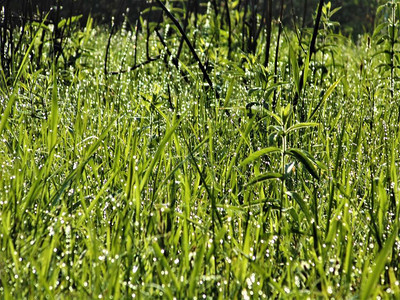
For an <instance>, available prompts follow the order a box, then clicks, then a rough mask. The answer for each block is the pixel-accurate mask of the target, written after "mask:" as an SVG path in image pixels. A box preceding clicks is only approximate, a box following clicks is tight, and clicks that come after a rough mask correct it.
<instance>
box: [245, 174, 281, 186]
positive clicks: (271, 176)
mask: <svg viewBox="0 0 400 300" xmlns="http://www.w3.org/2000/svg"><path fill="white" fill-rule="evenodd" d="M282 178H283V175H282V174H281V173H274V172H268V173H265V174H261V175H258V176H256V177H255V178H253V179H252V180H250V182H249V183H248V184H246V185H252V184H256V183H258V182H262V181H265V180H269V179H282Z"/></svg>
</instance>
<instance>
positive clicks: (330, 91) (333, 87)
mask: <svg viewBox="0 0 400 300" xmlns="http://www.w3.org/2000/svg"><path fill="white" fill-rule="evenodd" d="M341 80H342V77H340V78H339V79H338V80H336V81H335V82H334V83H333V84H332V85H331V86H330V87H329V88H328V90H327V91H326V93H325V95H324V97H322V100H321V101H320V102H319V103H318V105H317V106H316V107H315V108H314V110H313V112H312V113H311V115H310V116H309V117H308V120H310V119H312V117H314V115H315V113H316V112H317V110H318V109H319V108H320V107H321V105H322V104H323V103H324V102H325V101H326V100H327V99H328V97H329V96H330V95H331V94H332V92H333V90H334V89H335V87H336V86H337V85H338V84H339V82H340V81H341Z"/></svg>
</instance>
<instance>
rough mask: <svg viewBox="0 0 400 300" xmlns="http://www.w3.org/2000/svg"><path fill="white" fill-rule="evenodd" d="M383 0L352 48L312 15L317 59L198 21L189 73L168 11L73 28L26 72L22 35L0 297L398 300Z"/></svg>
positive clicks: (389, 58)
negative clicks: (250, 45)
mask: <svg viewBox="0 0 400 300" xmlns="http://www.w3.org/2000/svg"><path fill="white" fill-rule="evenodd" d="M392 2H393V5H392V6H385V7H383V8H382V12H387V13H389V15H390V14H392V15H391V16H392V18H389V19H387V20H386V21H385V20H382V22H381V23H380V24H379V25H377V29H376V30H375V33H374V35H364V36H360V38H359V40H358V41H356V42H354V41H352V40H350V39H348V38H346V37H344V36H342V35H340V34H335V33H333V31H332V30H331V27H330V26H332V24H330V23H329V20H328V19H327V17H328V16H329V12H330V10H329V7H328V6H326V7H325V11H324V14H325V16H326V20H324V22H323V24H322V25H323V26H321V29H320V31H319V35H318V39H317V49H316V52H315V53H312V54H313V55H309V53H310V49H309V48H307V47H310V40H311V35H312V30H309V31H306V32H305V33H304V35H303V37H301V40H299V36H298V33H297V32H296V31H295V30H292V29H288V28H286V27H284V28H283V29H282V31H281V34H280V35H279V32H278V28H275V29H274V30H273V32H272V37H271V58H270V61H269V63H268V64H267V66H264V57H265V49H264V46H263V45H264V44H265V37H264V36H263V35H261V36H260V41H259V43H258V46H257V48H256V51H255V53H254V54H249V53H246V52H243V51H241V47H240V45H241V42H242V39H241V30H240V29H235V28H233V29H232V45H230V46H228V37H227V32H226V31H224V30H223V29H219V24H216V23H215V22H216V19H215V18H213V15H212V14H209V15H203V16H202V17H201V18H200V19H199V20H197V21H198V28H201V30H196V28H194V27H191V26H188V28H187V29H186V34H187V37H188V39H189V40H190V41H191V42H192V45H193V48H194V50H195V51H196V53H197V55H198V57H199V60H200V61H201V62H202V65H201V67H199V64H198V62H197V60H196V58H195V57H194V54H193V53H192V52H191V50H190V48H189V47H188V46H187V44H185V43H183V47H182V48H181V50H178V49H180V47H179V44H180V41H181V34H180V33H179V31H178V30H177V29H176V27H175V25H174V24H172V22H171V21H169V20H166V21H165V22H164V23H163V27H162V28H160V29H158V30H157V31H156V30H149V31H147V32H146V30H143V31H141V32H136V31H135V28H130V27H129V26H128V25H126V24H125V25H126V26H123V27H122V28H121V29H118V30H117V31H115V32H114V34H113V35H112V37H111V39H110V40H109V31H110V30H109V29H108V28H104V27H100V26H92V25H91V23H90V19H89V23H88V26H87V27H86V28H84V29H82V30H80V29H76V30H75V31H74V32H73V33H72V34H71V38H70V39H68V40H66V42H65V44H64V50H65V52H64V54H65V55H64V56H61V57H60V58H59V60H58V61H57V63H56V62H55V59H53V58H54V56H51V55H50V54H49V53H51V49H50V48H49V49H47V50H48V51H47V52H46V51H43V52H42V53H41V55H43V58H42V62H45V64H43V63H42V65H41V66H40V67H39V66H38V65H37V64H36V63H35V62H36V61H37V56H38V55H39V54H38V53H39V51H38V49H39V45H40V41H41V39H40V37H41V35H43V34H46V32H47V33H48V34H51V32H52V29H51V28H50V27H45V26H44V25H43V24H42V27H40V26H39V25H40V24H36V27H35V26H33V27H31V29H32V38H31V41H30V42H29V43H27V44H26V46H25V47H24V48H22V50H23V51H22V50H21V52H20V53H16V54H15V61H16V62H17V61H18V62H19V63H18V64H16V67H15V69H14V70H12V72H10V74H11V75H10V77H9V78H6V75H5V71H4V70H2V80H1V85H0V87H1V90H0V109H1V112H2V113H1V123H0V136H1V137H0V138H1V142H0V163H1V169H0V220H1V222H0V248H1V251H0V295H1V298H4V299H19V298H49V299H63V298H68V299H71V298H76V299H83V298H88V299H101V298H104V299H120V298H125V299H127V298H128V299H129V298H134V297H136V298H143V299H147V298H149V299H150V298H153V299H154V298H167V299H173V298H175V299H183V298H188V299H194V298H197V299H208V298H218V299H228V298H232V299H234V298H237V299H239V298H240V299H256V298H269V299H270V298H290V299H304V298H307V297H309V298H312V299H314V298H332V297H333V298H353V297H354V298H355V299H369V298H370V297H372V298H377V297H380V298H383V299H390V298H399V297H400V286H399V280H400V271H399V264H400V241H399V217H400V215H399V209H400V187H399V183H400V181H399V163H400V154H399V150H400V145H399V139H400V131H399V121H400V111H399V106H400V102H399V96H400V95H399V94H400V93H399V90H398V89H399V77H398V76H399V75H398V74H399V72H398V67H399V66H400V64H399V58H400V57H399V54H398V50H399V47H398V30H399V24H398V23H397V20H396V17H398V13H399V11H398V10H399V6H400V4H398V3H397V2H396V1H392ZM234 18H235V16H232V21H233V20H234ZM276 27H278V26H276ZM39 28H41V29H39ZM152 29H154V28H152ZM35 34H36V36H35ZM278 35H279V44H278V47H277V42H278ZM194 41H195V42H194ZM109 42H110V44H109V51H108V52H107V53H108V54H107V66H106V68H107V74H106V73H105V71H104V67H105V61H106V49H107V44H108V43H109ZM46 47H50V46H46V45H45V48H44V50H46ZM146 48H147V50H148V51H147V50H146ZM276 49H279V52H278V55H276V52H275V51H276ZM78 51H79V53H80V56H77V53H78ZM178 51H180V53H179V59H175V58H176V57H177V53H178ZM45 53H48V54H47V56H46V54H45ZM149 58H150V60H151V61H150V62H149V63H145V64H142V65H140V64H141V63H143V62H148V61H149ZM151 58H154V60H152V59H151ZM71 60H74V63H73V64H72V63H70V62H71ZM135 65H136V66H137V65H140V66H139V67H138V68H136V69H135V70H131V71H128V72H124V70H127V69H128V67H130V66H135ZM201 68H203V69H204V71H205V72H206V74H207V76H209V80H210V81H211V84H212V86H211V85H210V82H208V81H207V78H206V77H205V76H204V74H203V72H202V69H201Z"/></svg>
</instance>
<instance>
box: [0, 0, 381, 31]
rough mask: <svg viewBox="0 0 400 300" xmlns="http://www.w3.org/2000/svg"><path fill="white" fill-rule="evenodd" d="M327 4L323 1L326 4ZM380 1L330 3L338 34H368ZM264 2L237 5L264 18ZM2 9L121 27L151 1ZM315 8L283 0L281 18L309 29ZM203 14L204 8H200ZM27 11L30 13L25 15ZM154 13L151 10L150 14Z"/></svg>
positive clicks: (29, 1)
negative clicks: (126, 19) (89, 17)
mask: <svg viewBox="0 0 400 300" xmlns="http://www.w3.org/2000/svg"><path fill="white" fill-rule="evenodd" d="M196 2H197V5H198V7H203V8H205V7H206V5H207V3H208V2H210V3H211V5H212V7H213V8H214V9H215V11H216V12H218V10H219V9H218V7H221V6H224V5H225V4H224V3H225V1H224V0H212V1H207V0H197V1H196ZM328 2H329V1H324V3H325V4H326V3H328ZM379 2H380V1H378V0H372V1H371V0H351V1H348V0H346V1H345V0H338V1H331V3H332V8H336V7H339V6H341V7H342V9H341V10H339V11H338V12H337V13H336V14H335V15H334V17H333V20H334V21H338V22H339V23H340V24H341V31H342V32H343V33H344V34H346V35H349V34H350V35H352V36H353V37H356V36H357V35H358V34H360V33H363V32H365V31H367V32H370V31H371V30H372V28H373V25H374V22H375V11H376V7H377V6H378V4H379ZM171 3H173V5H174V6H180V5H181V4H184V3H185V1H182V2H181V3H179V1H174V2H171ZM266 3H267V1H266V0H253V1H246V0H241V1H239V6H241V5H243V4H248V7H249V10H252V11H253V9H254V13H259V14H260V15H263V16H266V15H267V14H266V13H265V12H264V10H266V9H267V7H268V6H267V5H266ZM272 3H273V4H272V6H273V7H272V18H274V19H277V18H278V16H279V12H280V1H272ZM0 5H1V6H5V7H8V8H9V9H11V12H12V13H11V15H12V16H13V18H15V19H19V18H21V17H24V16H27V15H28V16H29V17H34V16H35V15H36V16H38V15H40V14H42V13H45V12H49V11H50V9H51V8H56V7H58V6H59V7H60V8H61V10H60V12H59V13H60V16H61V17H63V18H66V17H69V16H72V15H80V14H81V15H82V16H83V17H82V19H81V24H82V26H84V25H85V24H86V20H87V17H88V16H89V14H90V15H91V16H92V17H93V18H94V19H95V21H96V22H97V23H98V24H99V23H100V24H104V23H105V24H109V23H110V22H111V20H112V18H113V19H114V21H115V23H116V24H121V23H122V22H123V20H124V18H125V16H127V17H128V19H129V20H130V21H131V22H135V20H137V19H138V17H139V15H140V12H142V11H143V10H145V9H146V8H148V7H149V6H150V5H151V1H145V0H120V1H109V0H88V1H80V0H19V1H15V0H13V1H10V0H2V1H0ZM317 5H318V1H317V0H286V1H284V6H285V10H284V12H285V13H284V16H283V23H284V24H285V25H286V26H293V25H294V24H296V26H298V27H300V28H301V27H311V26H312V24H313V16H315V12H316V8H317ZM203 11H204V9H203ZM27 12H29V13H28V14H27ZM152 13H153V14H154V11H153V12H152ZM56 14H57V12H56V10H53V11H52V13H51V14H50V19H54V18H55V17H56Z"/></svg>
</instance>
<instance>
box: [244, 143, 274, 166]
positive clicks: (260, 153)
mask: <svg viewBox="0 0 400 300" xmlns="http://www.w3.org/2000/svg"><path fill="white" fill-rule="evenodd" d="M280 151H281V149H280V148H278V147H267V148H264V149H261V150H259V151H256V152H254V153H252V154H250V155H249V156H248V157H247V158H246V159H245V160H243V161H242V162H241V164H240V165H241V166H245V165H248V164H249V163H251V162H253V161H255V160H256V159H257V158H259V157H260V156H263V155H265V154H268V153H274V152H280Z"/></svg>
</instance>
